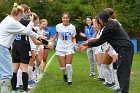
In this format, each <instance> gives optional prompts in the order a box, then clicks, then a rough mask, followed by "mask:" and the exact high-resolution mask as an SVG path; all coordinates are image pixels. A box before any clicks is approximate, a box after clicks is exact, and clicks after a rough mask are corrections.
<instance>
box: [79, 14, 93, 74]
mask: <svg viewBox="0 0 140 93" xmlns="http://www.w3.org/2000/svg"><path fill="white" fill-rule="evenodd" d="M92 25H93V23H92V17H91V16H87V18H86V26H85V29H84V33H82V32H81V33H80V36H82V37H84V38H86V39H90V38H92V37H93V35H94V33H95V32H94V28H93V27H92ZM87 56H88V60H89V64H90V75H89V76H94V75H95V72H94V56H95V53H94V49H93V48H87Z"/></svg>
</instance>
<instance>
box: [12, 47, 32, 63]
mask: <svg viewBox="0 0 140 93" xmlns="http://www.w3.org/2000/svg"><path fill="white" fill-rule="evenodd" d="M30 58H31V51H30V50H29V49H28V48H26V47H25V48H21V47H17V46H13V48H12V60H13V63H24V64H29V60H30Z"/></svg>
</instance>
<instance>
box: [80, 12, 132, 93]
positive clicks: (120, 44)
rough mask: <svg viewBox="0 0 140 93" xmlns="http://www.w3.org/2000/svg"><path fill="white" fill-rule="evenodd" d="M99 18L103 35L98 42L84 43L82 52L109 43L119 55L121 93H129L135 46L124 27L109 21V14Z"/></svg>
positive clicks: (100, 15) (118, 71)
mask: <svg viewBox="0 0 140 93" xmlns="http://www.w3.org/2000/svg"><path fill="white" fill-rule="evenodd" d="M98 16H99V19H100V23H101V24H102V27H103V32H102V35H101V36H100V38H99V39H97V40H96V41H92V42H85V43H83V44H82V46H81V50H83V49H85V48H87V47H96V46H99V45H101V44H103V43H104V42H108V43H109V44H110V45H111V46H112V47H113V48H114V49H115V51H116V52H117V53H118V60H117V61H116V64H117V76H118V80H119V84H120V89H121V93H129V80H130V71H131V65H132V60H133V54H134V50H133V47H134V46H133V44H132V42H131V40H130V38H129V36H128V34H127V33H126V32H125V30H124V29H123V27H122V26H121V25H119V23H118V22H117V21H114V20H109V14H108V13H107V12H106V11H103V12H101V13H100V14H99V15H98Z"/></svg>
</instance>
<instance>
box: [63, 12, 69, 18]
mask: <svg viewBox="0 0 140 93" xmlns="http://www.w3.org/2000/svg"><path fill="white" fill-rule="evenodd" d="M64 15H68V17H69V18H71V16H70V13H69V12H64V13H63V14H62V17H63V16H64Z"/></svg>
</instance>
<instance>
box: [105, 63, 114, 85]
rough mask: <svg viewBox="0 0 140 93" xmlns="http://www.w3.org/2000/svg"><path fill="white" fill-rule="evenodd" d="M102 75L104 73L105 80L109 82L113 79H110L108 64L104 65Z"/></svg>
mask: <svg viewBox="0 0 140 93" xmlns="http://www.w3.org/2000/svg"><path fill="white" fill-rule="evenodd" d="M104 75H105V82H108V83H109V84H111V83H112V82H113V81H112V75H111V70H110V65H104Z"/></svg>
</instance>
